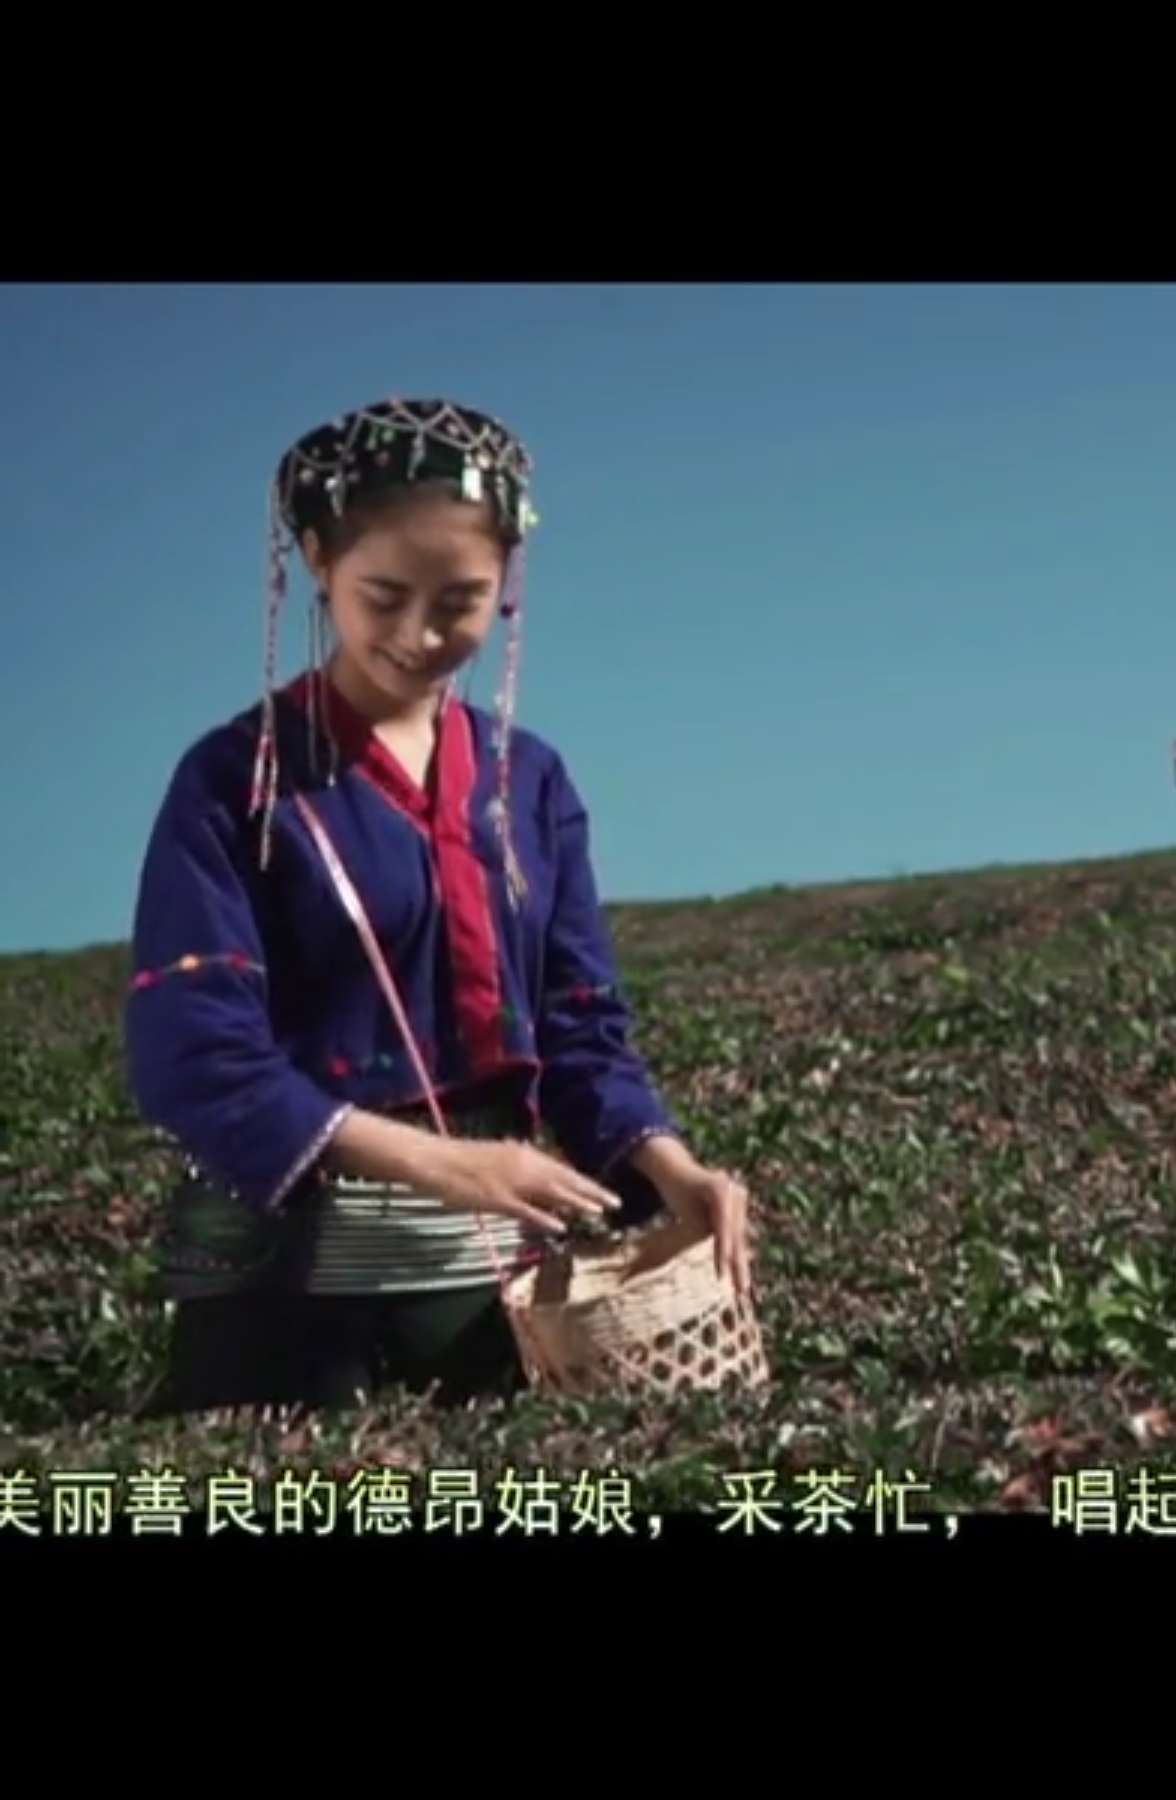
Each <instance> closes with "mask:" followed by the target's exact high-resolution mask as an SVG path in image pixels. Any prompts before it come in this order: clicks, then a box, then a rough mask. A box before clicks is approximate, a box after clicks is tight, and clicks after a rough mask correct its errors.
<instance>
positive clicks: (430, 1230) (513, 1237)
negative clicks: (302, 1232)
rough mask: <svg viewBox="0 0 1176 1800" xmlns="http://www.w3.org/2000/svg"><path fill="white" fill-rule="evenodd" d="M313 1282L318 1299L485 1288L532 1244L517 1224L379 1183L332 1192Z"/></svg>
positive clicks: (325, 1203) (322, 1219)
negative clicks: (321, 1296)
mask: <svg viewBox="0 0 1176 1800" xmlns="http://www.w3.org/2000/svg"><path fill="white" fill-rule="evenodd" d="M320 1206H321V1208H322V1210H321V1213H320V1216H319V1222H318V1229H317V1237H316V1243H315V1253H314V1258H313V1263H312V1267H311V1272H310V1277H309V1280H308V1283H307V1286H308V1291H309V1292H310V1293H312V1294H389V1293H407V1292H420V1291H421V1290H422V1289H433V1288H436V1289H442V1288H457V1287H475V1286H479V1287H480V1286H482V1285H484V1284H486V1283H488V1282H493V1281H495V1280H497V1279H498V1275H499V1268H498V1267H497V1266H496V1265H495V1262H494V1260H493V1258H492V1257H491V1254H490V1251H489V1249H488V1248H487V1244H486V1237H487V1234H489V1236H490V1239H491V1241H492V1243H493V1246H494V1249H495V1251H496V1252H497V1254H498V1258H499V1262H500V1264H501V1266H502V1267H503V1268H506V1269H509V1268H511V1267H512V1266H513V1265H514V1264H515V1263H516V1262H517V1260H518V1258H519V1255H520V1253H521V1252H522V1251H525V1250H526V1249H528V1248H529V1247H530V1245H531V1242H532V1237H531V1234H530V1233H529V1232H528V1231H527V1230H526V1228H525V1227H524V1226H522V1225H520V1224H519V1223H518V1222H517V1221H516V1220H513V1219H506V1218H502V1217H500V1216H498V1215H496V1214H493V1213H483V1214H480V1215H479V1214H476V1213H472V1212H458V1211H456V1210H455V1209H454V1208H453V1207H450V1206H446V1205H445V1204H444V1203H443V1202H442V1201H440V1200H438V1199H436V1198H435V1196H433V1195H431V1194H421V1193H417V1192H415V1191H414V1190H413V1189H410V1188H400V1187H390V1186H386V1185H384V1184H382V1183H379V1182H367V1181H348V1180H334V1181H332V1182H331V1183H330V1184H329V1185H328V1186H327V1187H326V1189H325V1191H324V1193H323V1196H322V1199H321V1201H320Z"/></svg>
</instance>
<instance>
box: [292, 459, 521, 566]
mask: <svg viewBox="0 0 1176 1800" xmlns="http://www.w3.org/2000/svg"><path fill="white" fill-rule="evenodd" d="M441 497H444V498H447V499H451V500H454V501H459V502H460V503H461V504H462V505H463V506H467V507H471V506H472V507H474V508H476V509H477V511H478V512H480V513H481V515H482V518H483V520H484V522H485V526H486V530H487V531H488V532H489V533H490V534H491V535H492V536H493V537H494V538H495V539H496V540H497V541H498V543H499V545H500V547H501V549H502V553H503V556H504V557H506V556H508V555H509V554H510V552H511V551H512V550H513V549H514V547H515V545H516V544H517V543H518V541H519V533H518V531H517V530H516V529H515V526H514V524H513V523H512V521H511V520H510V519H509V518H507V517H506V516H505V515H504V514H503V513H502V511H501V510H500V508H499V507H498V506H496V505H495V503H494V500H493V499H492V498H491V496H490V495H485V496H484V497H483V498H482V499H481V500H475V501H471V500H467V499H465V498H464V497H463V495H462V493H461V490H460V488H459V487H458V485H457V483H456V482H453V481H450V480H448V479H446V478H445V477H444V476H429V477H427V478H426V479H424V480H420V481H414V482H411V483H406V482H404V481H401V480H398V479H395V478H390V479H389V480H387V481H385V482H381V483H378V484H372V483H369V484H368V485H367V486H366V487H365V488H364V489H363V490H362V491H361V492H359V493H357V494H355V495H353V496H352V497H351V498H350V499H349V500H348V502H347V504H346V506H345V507H344V509H343V511H342V512H339V511H337V510H336V508H335V507H334V506H333V505H332V504H331V502H330V501H329V500H328V499H327V498H326V496H325V495H323V496H322V497H321V499H320V500H319V501H318V504H315V503H314V502H313V501H312V502H311V503H310V504H309V505H306V506H304V508H303V518H302V521H301V537H302V541H303V542H305V539H306V533H307V532H308V531H311V530H313V531H314V534H315V536H316V537H317V539H318V542H319V545H320V546H321V549H322V553H323V556H324V557H325V559H326V561H327V562H328V563H336V562H338V561H339V559H340V557H343V556H346V555H347V554H348V552H349V551H351V550H353V549H354V548H355V546H356V544H358V543H359V541H360V539H361V538H363V537H364V536H365V535H366V534H367V533H368V532H369V531H371V530H373V529H374V528H375V527H376V526H379V525H383V524H386V523H388V522H389V521H391V520H394V519H395V518H397V516H398V515H400V514H402V513H404V512H406V511H408V510H409V509H410V508H411V507H412V506H414V505H415V504H416V502H417V501H418V500H419V499H422V498H426V499H437V498H441ZM316 498H317V497H316Z"/></svg>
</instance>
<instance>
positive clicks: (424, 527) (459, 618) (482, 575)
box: [303, 494, 504, 702]
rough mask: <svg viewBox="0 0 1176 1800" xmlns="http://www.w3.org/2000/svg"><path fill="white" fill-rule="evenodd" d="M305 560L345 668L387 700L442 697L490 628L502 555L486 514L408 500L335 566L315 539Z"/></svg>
mask: <svg viewBox="0 0 1176 1800" xmlns="http://www.w3.org/2000/svg"><path fill="white" fill-rule="evenodd" d="M303 551H304V554H305V557H306V563H307V567H308V569H309V570H310V573H311V576H312V577H313V579H314V580H315V581H316V582H317V584H318V586H319V588H320V590H321V591H322V592H323V593H324V594H325V596H326V600H327V606H328V610H329V612H330V616H331V622H332V624H333V625H334V628H335V632H336V635H337V637H338V640H339V650H340V654H341V656H342V658H343V659H345V660H346V662H347V663H349V664H350V665H351V669H352V672H353V673H355V674H358V675H359V676H361V677H362V678H363V679H364V680H365V681H366V682H368V683H370V684H371V685H372V686H373V687H374V688H375V689H376V690H378V691H379V692H380V693H382V694H386V695H387V696H388V697H389V698H391V699H394V700H399V701H401V702H411V701H414V700H422V699H425V698H427V697H429V696H430V695H434V694H439V693H440V692H441V691H442V690H443V689H444V687H445V685H446V683H447V682H448V681H449V680H450V678H451V677H452V676H453V675H454V674H455V673H456V671H457V670H458V669H460V668H461V666H462V664H463V663H465V662H467V661H468V660H469V659H470V657H471V656H473V655H474V653H475V652H476V651H477V650H478V649H479V648H480V647H481V645H482V643H483V642H484V640H485V638H486V637H487V636H488V634H489V632H490V629H491V627H492V625H493V623H494V615H495V610H496V607H497V602H498V598H499V593H500V590H501V587H502V578H503V573H504V553H503V548H502V544H501V542H500V540H499V539H498V538H497V537H496V536H495V534H494V531H493V528H492V522H491V518H490V515H489V512H488V510H487V509H486V508H484V507H482V506H475V505H471V504H470V503H469V502H466V501H462V500H458V499H456V498H453V497H450V496H449V495H447V494H421V495H416V496H412V497H411V498H409V499H407V500H404V501H402V502H401V503H400V504H399V505H398V506H397V507H396V508H395V509H394V510H393V511H391V512H390V513H389V514H388V515H387V516H386V518H384V519H383V520H381V521H378V522H376V523H373V524H372V525H371V526H370V527H369V528H368V529H367V530H366V531H365V532H364V534H363V535H362V536H361V537H360V538H359V540H358V542H356V543H354V544H352V546H351V547H350V549H348V550H346V551H344V552H343V554H342V555H340V556H338V557H336V558H335V559H334V560H333V561H331V562H328V561H327V559H326V558H325V557H324V555H323V554H322V547H321V545H320V543H319V541H318V539H317V537H316V535H315V534H314V533H313V532H308V533H307V538H306V541H305V543H304V545H303Z"/></svg>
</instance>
